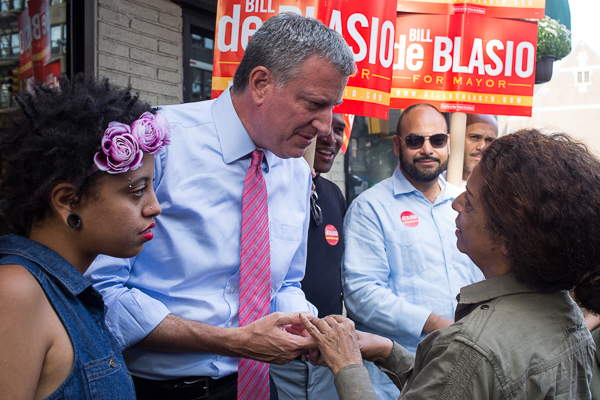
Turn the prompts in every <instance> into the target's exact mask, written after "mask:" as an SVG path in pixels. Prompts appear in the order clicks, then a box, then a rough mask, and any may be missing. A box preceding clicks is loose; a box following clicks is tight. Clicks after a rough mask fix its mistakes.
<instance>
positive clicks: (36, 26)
mask: <svg viewBox="0 0 600 400" xmlns="http://www.w3.org/2000/svg"><path fill="white" fill-rule="evenodd" d="M27 6H28V10H29V21H30V24H31V59H32V60H33V76H34V78H35V80H36V81H38V82H44V81H45V80H46V75H45V70H44V65H46V63H47V62H48V61H50V56H51V48H50V6H49V4H48V0H29V2H28V3H27Z"/></svg>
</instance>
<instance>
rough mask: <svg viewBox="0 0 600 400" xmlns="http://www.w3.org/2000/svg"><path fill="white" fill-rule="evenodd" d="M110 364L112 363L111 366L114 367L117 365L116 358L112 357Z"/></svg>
mask: <svg viewBox="0 0 600 400" xmlns="http://www.w3.org/2000/svg"><path fill="white" fill-rule="evenodd" d="M108 365H110V367H111V368H114V367H116V366H117V363H116V362H115V360H114V359H112V358H111V359H110V361H109V362H108Z"/></svg>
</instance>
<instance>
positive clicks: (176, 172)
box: [86, 90, 316, 379]
mask: <svg viewBox="0 0 600 400" xmlns="http://www.w3.org/2000/svg"><path fill="white" fill-rule="evenodd" d="M161 112H162V113H163V114H164V115H165V117H166V118H167V119H168V120H169V121H170V123H171V128H172V140H171V145H170V146H167V147H166V148H165V150H163V152H162V153H161V154H160V155H159V156H157V157H156V158H155V162H156V166H155V171H154V176H155V183H154V186H155V190H156V196H157V198H158V201H159V202H160V204H161V206H162V214H161V215H160V216H158V217H157V218H156V228H154V230H153V231H154V240H152V241H151V242H149V243H147V244H146V245H145V248H144V250H143V251H142V253H140V255H138V256H137V257H134V258H131V259H115V258H111V257H107V256H100V257H98V259H97V260H96V261H95V262H94V263H93V264H92V266H91V267H90V269H89V270H88V272H87V273H86V277H88V278H89V279H91V280H92V282H93V283H94V286H95V287H96V289H98V290H99V291H100V292H101V293H102V295H103V296H104V301H105V303H106V307H107V313H106V320H107V325H108V327H109V329H110V330H111V331H112V333H113V334H114V336H115V337H116V339H117V341H118V342H119V345H120V346H121V348H123V349H125V348H128V347H130V346H132V345H134V344H135V343H137V342H138V341H140V340H141V339H143V338H144V337H146V336H147V335H148V334H149V333H150V332H151V331H152V330H153V329H154V328H155V327H156V326H157V325H158V324H159V323H160V322H161V321H162V320H163V319H164V318H165V317H166V316H167V315H168V314H169V313H172V314H175V315H178V316H180V317H183V318H187V319H191V320H194V321H199V322H203V323H206V324H210V325H213V326H219V327H236V326H238V306H239V291H238V283H239V269H240V229H241V212H242V189H243V182H244V177H245V175H246V171H247V169H248V167H249V166H250V153H251V152H252V151H253V150H254V149H256V145H255V144H254V143H253V141H252V140H251V139H250V136H248V133H247V132H246V130H245V129H244V126H243V125H242V122H241V121H240V119H239V118H238V116H237V114H236V112H235V109H234V107H233V103H232V101H231V96H230V94H229V90H227V91H225V92H224V93H223V94H222V95H221V96H220V97H219V98H218V99H217V100H212V101H205V102H200V103H189V104H182V105H177V106H169V107H165V108H163V109H162V110H161ZM262 169H263V176H264V179H265V182H266V185H267V193H268V202H269V230H270V239H271V242H270V244H271V312H275V311H284V312H295V311H303V310H310V311H313V313H315V315H316V309H315V308H314V307H313V306H312V305H311V304H310V303H308V302H307V301H306V299H305V297H304V293H303V292H302V291H301V290H300V281H301V280H302V278H303V276H304V268H305V264H306V241H307V231H308V223H309V219H308V218H309V212H308V207H309V196H310V184H311V176H310V170H309V167H308V164H307V163H306V161H304V159H302V158H300V159H287V160H283V159H280V158H278V157H277V156H275V155H274V154H273V153H271V152H270V151H268V150H265V157H264V161H263V164H262ZM115 229H118V227H115ZM124 357H125V360H126V362H127V366H128V367H129V369H130V370H131V371H132V372H133V373H134V374H135V375H138V376H141V377H143V378H147V379H172V378H176V377H177V378H179V377H185V376H212V377H215V378H217V377H222V376H226V375H229V374H231V373H234V372H236V371H237V363H238V359H237V358H231V357H225V356H218V355H215V354H206V353H200V354H190V353H166V352H154V351H149V350H144V349H138V348H130V349H128V350H125V352H124Z"/></svg>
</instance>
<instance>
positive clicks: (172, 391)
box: [133, 374, 279, 400]
mask: <svg viewBox="0 0 600 400" xmlns="http://www.w3.org/2000/svg"><path fill="white" fill-rule="evenodd" d="M219 381H221V382H219ZM269 381H270V382H269V383H270V389H271V400H279V397H278V396H277V387H276V386H275V383H274V382H273V379H272V378H271V377H270V376H269ZM133 383H134V385H135V391H136V395H137V399H138V400H199V399H208V400H237V374H234V375H230V376H226V377H224V378H221V379H217V380H214V379H212V378H208V379H204V378H201V377H187V378H181V379H172V380H168V381H154V380H150V379H143V378H139V377H136V376H133ZM207 386H208V391H207Z"/></svg>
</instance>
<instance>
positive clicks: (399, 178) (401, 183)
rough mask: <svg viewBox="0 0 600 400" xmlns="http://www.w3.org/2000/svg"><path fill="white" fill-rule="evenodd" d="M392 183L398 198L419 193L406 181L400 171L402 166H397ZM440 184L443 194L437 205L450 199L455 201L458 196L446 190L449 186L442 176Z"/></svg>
mask: <svg viewBox="0 0 600 400" xmlns="http://www.w3.org/2000/svg"><path fill="white" fill-rule="evenodd" d="M392 183H393V186H394V196H398V195H400V194H408V193H412V192H418V189H416V188H415V187H414V186H413V185H412V183H410V182H409V181H408V179H406V177H405V176H404V174H403V173H402V171H401V170H400V165H398V166H396V169H395V170H394V174H393V175H392ZM438 184H439V185H440V190H441V193H440V195H439V196H438V197H437V198H436V199H435V203H436V204H439V203H441V202H443V201H446V200H448V199H451V200H453V199H454V198H455V197H456V196H452V194H451V193H450V192H449V191H448V190H446V189H447V188H448V185H447V183H446V180H445V179H444V177H443V176H442V175H441V174H440V176H439V177H438Z"/></svg>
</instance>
